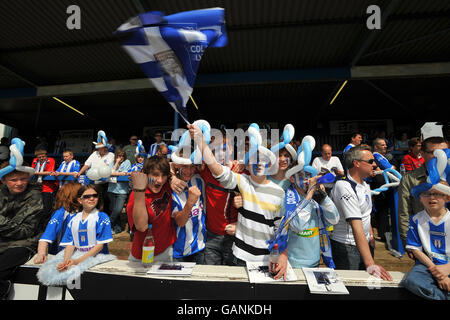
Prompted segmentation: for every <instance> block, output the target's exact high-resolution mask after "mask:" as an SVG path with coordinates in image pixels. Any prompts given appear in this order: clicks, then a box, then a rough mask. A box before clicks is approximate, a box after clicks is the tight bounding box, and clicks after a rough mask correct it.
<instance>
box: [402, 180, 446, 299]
mask: <svg viewBox="0 0 450 320" xmlns="http://www.w3.org/2000/svg"><path fill="white" fill-rule="evenodd" d="M440 183H442V184H444V185H447V186H448V184H447V183H446V182H445V181H441V182H440ZM449 201H450V195H448V194H445V193H442V192H440V191H438V190H435V189H434V188H432V189H430V190H428V191H424V192H422V193H421V194H420V202H422V204H423V206H424V207H425V210H423V211H420V212H418V213H416V214H415V215H414V216H412V217H411V219H410V221H409V229H408V238H407V240H406V249H408V250H410V251H412V253H413V255H414V258H415V260H416V263H415V265H414V266H413V267H412V269H411V270H410V272H409V273H408V274H407V276H406V277H405V279H404V280H403V285H404V287H405V288H406V289H408V290H409V291H411V292H413V293H414V294H416V295H418V296H420V297H422V298H426V299H429V300H448V297H449V291H450V278H449V274H450V263H449V262H448V251H447V250H448V248H447V246H448V245H449V243H450V234H449V232H448V230H449V229H450V227H449V223H450V212H449V210H448V209H447V208H446V207H445V204H446V203H447V202H449ZM438 230H439V232H438ZM440 230H442V231H440ZM446 248H447V249H446Z"/></svg>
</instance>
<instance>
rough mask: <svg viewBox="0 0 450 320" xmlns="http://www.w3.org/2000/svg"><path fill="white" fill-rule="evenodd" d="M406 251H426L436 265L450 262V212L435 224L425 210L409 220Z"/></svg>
mask: <svg viewBox="0 0 450 320" xmlns="http://www.w3.org/2000/svg"><path fill="white" fill-rule="evenodd" d="M447 244H449V245H447ZM406 249H411V250H414V249H415V250H421V251H424V252H425V253H426V254H427V255H428V257H430V259H431V260H432V261H433V263H434V264H436V265H439V264H447V263H449V262H450V211H449V210H448V209H447V213H446V214H445V216H444V217H443V218H442V219H441V221H439V223H438V224H435V223H434V222H433V220H431V218H430V216H429V215H428V213H427V212H426V211H425V210H423V211H420V212H419V213H417V214H415V215H414V216H412V217H411V219H410V220H409V230H408V236H407V239H406Z"/></svg>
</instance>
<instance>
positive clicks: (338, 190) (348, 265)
mask: <svg viewBox="0 0 450 320" xmlns="http://www.w3.org/2000/svg"><path fill="white" fill-rule="evenodd" d="M345 162H346V163H345V166H346V168H347V172H346V177H344V178H343V179H341V180H338V181H337V182H336V184H335V185H334V187H333V189H332V191H331V195H332V198H333V201H334V203H335V205H336V207H337V209H338V211H339V215H340V218H339V222H338V224H336V225H335V226H334V231H333V234H332V236H331V247H332V252H333V260H334V263H335V265H336V269H344V270H367V272H369V273H370V274H372V275H375V276H378V277H380V278H382V279H383V280H392V277H391V276H390V274H389V273H388V272H387V271H386V270H385V269H384V268H383V267H382V266H380V265H376V264H375V261H374V259H373V257H374V248H375V240H374V238H373V231H372V226H371V224H370V214H371V212H372V200H371V193H370V187H369V185H368V184H367V183H366V182H365V181H364V178H367V177H369V176H371V175H372V174H373V171H374V170H375V168H376V166H377V164H376V163H375V159H374V157H373V154H372V152H371V148H370V146H368V145H359V146H356V147H353V148H351V149H350V150H349V151H348V152H347V154H346V157H345Z"/></svg>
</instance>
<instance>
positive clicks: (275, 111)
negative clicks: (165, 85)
mask: <svg viewBox="0 0 450 320" xmlns="http://www.w3.org/2000/svg"><path fill="white" fill-rule="evenodd" d="M70 5H78V6H79V7H80V9H81V29H80V30H69V29H68V28H67V27H66V20H67V18H68V17H69V14H67V13H66V10H67V7H69V6H70ZM369 5H378V6H379V7H380V8H381V19H382V24H381V29H380V30H369V29H368V28H367V26H366V20H367V18H368V17H369V16H370V14H368V13H366V10H367V7H368V6H369ZM207 7H223V8H225V15H226V17H225V19H226V25H227V33H228V45H227V46H226V47H223V48H214V49H212V48H209V49H207V50H206V51H205V54H204V55H203V58H202V61H201V63H200V68H199V72H198V76H197V81H196V85H195V87H194V92H193V97H194V99H195V101H196V103H197V105H198V107H199V111H197V110H195V108H194V107H193V105H192V104H190V105H189V109H190V112H191V114H193V117H195V118H198V117H203V118H205V119H207V120H209V121H210V122H211V123H212V124H215V125H218V124H221V123H224V124H232V123H236V122H251V121H260V120H261V121H268V122H273V121H277V122H279V123H280V124H281V125H284V123H286V122H288V121H289V122H294V123H297V124H302V125H304V126H305V127H308V128H315V126H316V123H317V121H328V120H330V119H349V120H352V119H353V120H362V119H370V118H394V119H413V120H416V121H417V120H418V119H420V121H422V122H423V121H425V120H426V119H427V118H428V119H429V120H442V116H443V115H441V116H439V114H441V113H443V110H446V109H447V110H448V102H447V101H448V100H447V99H446V98H447V97H446V96H447V95H446V93H447V91H448V87H449V84H450V81H449V80H450V19H448V17H449V16H450V2H449V1H439V0H427V1H423V0H409V1H400V0H391V1H387V0H386V1H381V0H370V1H366V0H341V1H335V0H283V1H275V0H246V1H238V0H228V1H219V0H217V1H200V0H195V1H175V0H159V1H155V0H151V1H150V0H58V1H54V0H38V1H31V0H28V1H26V0H15V1H2V2H1V3H0V12H1V16H2V19H0V30H2V32H1V33H0V122H2V123H5V124H9V125H12V126H14V127H16V128H19V129H22V130H38V129H39V130H40V129H42V128H47V129H50V128H52V129H62V128H63V127H64V128H67V129H73V128H94V127H95V128H100V127H101V128H103V129H107V128H108V127H127V128H129V127H132V126H136V127H143V126H155V125H159V124H162V125H171V124H173V119H174V116H173V110H172V109H171V108H170V106H169V105H168V104H167V102H166V101H165V100H164V99H163V97H162V96H161V95H160V94H159V93H158V92H156V91H155V90H154V89H153V88H152V86H151V84H150V82H149V81H148V80H147V79H146V78H145V75H144V74H143V73H142V71H141V70H140V69H139V67H138V66H137V65H136V64H135V63H134V62H133V61H132V60H131V58H130V57H129V56H128V55H127V54H126V53H125V52H124V51H123V49H122V48H121V46H120V43H119V42H118V41H117V39H116V38H115V37H114V36H113V32H114V31H115V30H116V29H117V28H118V27H119V26H120V25H121V24H122V23H124V22H125V21H127V20H128V19H129V18H131V17H133V16H136V15H137V14H138V13H140V12H144V11H154V10H155V11H162V12H164V13H165V14H173V13H176V12H180V11H187V10H194V9H202V8H207ZM345 80H348V83H347V84H346V86H345V87H344V88H343V90H342V91H341V93H340V94H339V96H338V97H337V99H336V100H335V102H334V103H333V104H332V105H330V101H331V99H332V98H333V97H334V96H335V94H336V93H337V92H338V90H339V88H340V87H341V86H342V84H343V82H344V81H345ZM53 96H55V97H57V98H59V99H61V100H62V101H64V102H66V103H68V104H69V105H71V106H73V107H75V108H76V109H78V110H80V111H81V112H83V113H84V114H85V116H81V115H79V114H78V113H75V112H74V111H73V110H70V109H69V108H67V107H65V106H64V105H62V104H61V103H59V102H57V101H56V100H54V99H53V98H52V97H53ZM445 108H446V109H445ZM418 114H420V117H418ZM437 117H438V118H437Z"/></svg>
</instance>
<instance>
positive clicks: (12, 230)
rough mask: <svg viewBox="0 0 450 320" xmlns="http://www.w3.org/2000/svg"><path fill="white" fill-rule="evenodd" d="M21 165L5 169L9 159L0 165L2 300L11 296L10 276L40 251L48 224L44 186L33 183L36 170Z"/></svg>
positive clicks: (0, 294)
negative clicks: (38, 244)
mask: <svg viewBox="0 0 450 320" xmlns="http://www.w3.org/2000/svg"><path fill="white" fill-rule="evenodd" d="M20 165H22V163H20V164H17V166H16V169H14V170H13V171H9V170H5V169H6V168H7V167H8V163H7V162H5V163H3V164H2V166H1V167H0V170H2V171H1V173H0V179H1V182H2V185H1V186H0V204H1V205H0V300H4V299H7V298H8V295H9V293H10V290H11V286H12V283H11V281H10V279H11V278H12V276H13V275H14V273H15V271H16V270H17V267H19V266H20V265H22V264H24V263H26V262H27V261H28V260H29V259H30V258H31V257H32V256H33V255H34V253H35V252H36V247H37V242H38V240H39V238H40V236H41V234H42V231H43V229H44V225H45V223H47V221H46V220H47V219H46V218H47V216H46V214H45V213H44V205H43V201H42V192H41V188H40V187H39V186H35V185H32V184H30V176H31V175H32V174H33V169H32V168H30V167H25V166H26V165H25V164H23V166H21V167H20V168H18V167H19V166H20ZM19 170H27V171H19ZM7 172H9V173H7Z"/></svg>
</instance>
